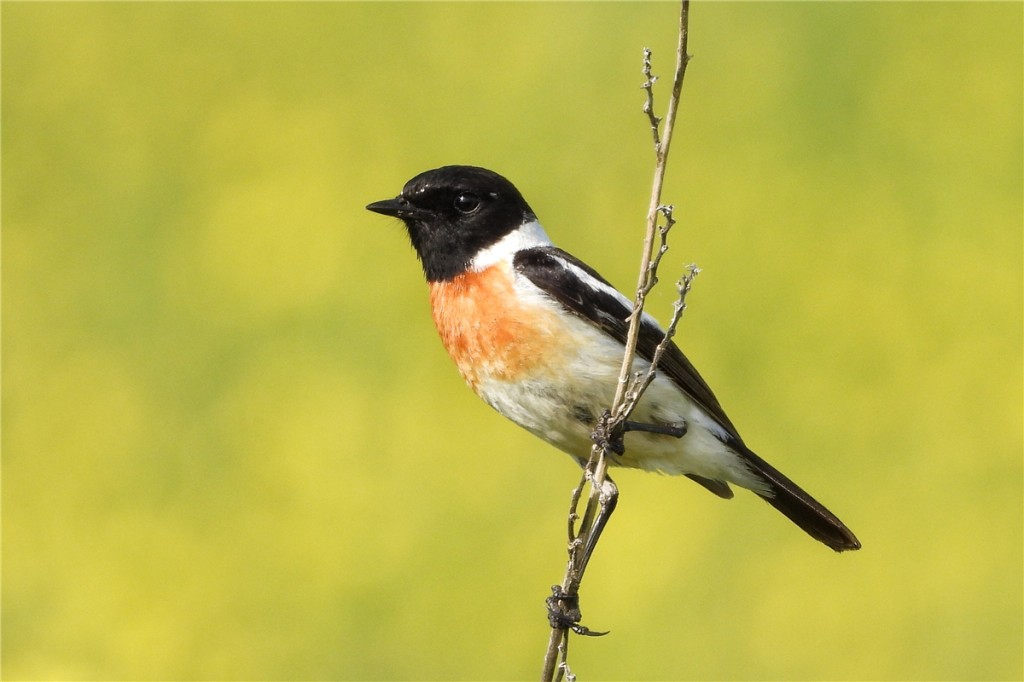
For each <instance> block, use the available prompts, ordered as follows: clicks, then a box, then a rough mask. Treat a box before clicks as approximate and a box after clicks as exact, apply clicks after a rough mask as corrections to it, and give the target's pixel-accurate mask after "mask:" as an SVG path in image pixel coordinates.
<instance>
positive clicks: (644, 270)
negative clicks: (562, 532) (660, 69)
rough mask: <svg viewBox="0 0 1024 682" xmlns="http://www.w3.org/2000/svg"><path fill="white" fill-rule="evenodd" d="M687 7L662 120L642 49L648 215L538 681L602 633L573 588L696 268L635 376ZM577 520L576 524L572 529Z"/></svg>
mask: <svg viewBox="0 0 1024 682" xmlns="http://www.w3.org/2000/svg"><path fill="white" fill-rule="evenodd" d="M689 12H690V3H689V0H681V5H680V12H679V34H678V35H679V39H678V43H677V47H676V67H675V74H674V77H673V82H672V94H671V97H670V99H669V103H668V110H667V113H666V115H665V119H664V121H662V119H660V118H658V117H657V116H656V115H655V114H654V83H655V82H656V81H657V77H656V76H655V75H654V74H653V71H652V65H651V50H650V49H647V48H645V49H644V51H643V74H644V83H643V86H642V87H643V89H644V90H645V92H646V100H645V103H644V106H643V112H644V113H645V114H646V115H647V117H648V121H649V122H650V125H651V133H652V137H653V141H654V151H655V169H654V180H653V183H652V189H651V201H650V205H649V209H648V212H647V228H646V233H645V237H644V245H643V252H642V256H641V261H640V275H639V281H638V283H637V288H636V296H635V298H634V302H633V310H632V313H631V314H630V316H629V318H628V320H629V331H628V334H627V337H626V344H625V346H626V348H625V353H624V354H623V362H622V367H621V370H620V373H619V379H618V383H617V385H616V390H615V398H614V400H613V401H612V405H611V406H610V409H609V410H608V411H606V412H605V414H604V415H602V417H601V419H600V420H599V422H598V425H597V427H596V428H595V429H594V434H593V440H594V443H595V444H594V446H593V447H592V448H591V453H590V459H589V461H588V462H587V464H586V467H585V470H584V474H583V477H582V478H581V480H580V484H579V486H577V488H576V489H574V490H573V495H572V502H571V506H570V512H569V546H568V551H569V561H568V564H567V566H566V571H565V576H564V578H563V580H562V583H561V585H556V586H554V587H553V589H552V595H551V597H549V598H548V611H549V619H550V621H551V633H550V637H549V639H548V648H547V651H546V654H545V657H544V668H543V670H542V675H541V679H542V680H543V681H544V682H550V681H552V680H554V679H555V675H556V672H557V675H558V679H561V678H562V675H563V673H564V674H566V675H567V676H568V677H569V679H570V680H574V679H575V678H574V676H572V673H571V672H570V671H569V666H568V660H567V659H568V642H569V633H570V632H576V633H577V634H583V635H598V634H605V633H596V632H593V631H590V630H588V629H587V628H584V627H583V626H581V625H579V619H580V618H581V617H582V616H581V613H580V610H579V600H578V593H579V587H580V584H581V582H582V580H583V572H584V570H585V569H586V566H587V563H588V562H589V560H590V556H591V554H592V553H593V550H594V547H595V546H596V544H597V540H598V539H599V537H600V534H601V531H602V530H603V528H604V525H605V524H606V523H607V521H608V517H609V516H610V515H611V513H612V511H613V510H614V508H615V503H616V500H617V497H618V491H617V488H616V487H615V484H614V483H612V481H611V479H610V478H608V476H607V467H608V457H609V456H610V454H611V452H612V451H614V448H615V443H616V442H621V440H620V439H621V434H622V433H623V427H624V425H625V423H626V421H627V419H628V418H629V415H630V413H631V412H632V411H633V409H634V408H635V407H636V404H637V401H638V400H639V399H640V396H641V395H642V394H643V391H644V390H645V389H646V387H647V386H648V385H650V383H651V382H652V381H653V380H654V376H655V371H656V369H657V366H658V361H659V359H660V358H661V355H662V353H663V352H664V350H665V348H667V347H668V344H669V342H670V339H671V336H672V334H674V333H675V329H676V326H677V325H678V323H679V319H680V318H681V316H682V312H683V310H684V309H685V297H686V294H687V293H688V292H689V289H690V284H691V283H692V281H693V278H694V277H695V276H696V274H697V272H699V270H697V268H696V267H695V266H691V267H690V269H689V274H688V275H686V276H685V277H684V278H683V279H682V280H680V283H679V285H677V287H678V289H679V300H678V301H677V303H676V307H675V309H674V311H673V316H672V321H671V323H670V324H669V326H668V328H667V329H666V333H665V337H664V339H662V341H661V343H660V344H659V345H658V348H657V350H656V352H655V354H654V357H653V362H652V364H651V365H650V368H649V369H648V371H647V372H646V375H644V373H640V376H635V375H634V373H633V360H634V356H635V355H636V348H637V342H638V339H639V332H640V324H641V320H642V316H643V309H644V303H645V301H646V298H647V295H648V293H650V291H651V289H652V288H653V287H654V285H655V284H656V283H657V281H658V278H657V269H658V266H659V264H660V263H661V258H662V256H664V254H665V251H666V250H667V249H668V243H667V237H668V232H669V230H671V229H672V226H673V225H674V224H675V220H674V218H673V216H672V210H673V209H672V207H671V206H664V205H662V203H661V193H662V187H663V185H664V180H665V170H666V166H667V162H668V152H669V146H670V144H671V141H672V133H673V130H674V128H675V121H676V114H677V111H678V108H679V98H680V94H681V92H682V86H683V77H684V75H685V73H686V65H687V64H688V63H689V60H690V55H689V54H688V53H687V44H688V37H689ZM662 122H664V132H663V133H662V132H660V130H661V128H660V126H661V124H662ZM659 215H661V216H663V217H664V218H665V221H666V222H665V224H664V225H662V226H661V227H659V226H658V216H659ZM656 235H660V246H659V248H658V251H657V254H654V253H653V252H654V242H655V239H656ZM586 485H589V487H590V493H589V495H588V497H587V506H586V508H585V510H584V512H583V516H582V517H579V516H578V515H577V509H578V505H579V502H580V500H581V499H582V495H583V488H584V486H586ZM577 521H579V526H578V530H577V525H576V523H577Z"/></svg>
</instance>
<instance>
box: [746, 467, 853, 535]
mask: <svg viewBox="0 0 1024 682" xmlns="http://www.w3.org/2000/svg"><path fill="white" fill-rule="evenodd" d="M742 454H743V458H744V460H745V461H746V463H747V466H749V467H750V469H751V470H752V471H754V472H755V473H756V474H757V475H758V476H760V477H761V478H763V479H764V480H765V481H767V482H768V484H769V486H771V491H772V493H773V494H771V495H761V494H760V493H758V495H759V496H760V497H761V498H762V499H763V500H765V501H766V502H767V503H768V504H770V505H771V506H773V507H775V508H776V509H778V510H779V511H780V512H782V513H783V514H785V515H786V518H788V519H789V520H790V521H792V522H793V523H795V524H796V525H798V526H800V527H801V528H803V530H804V532H805V533H807V534H808V535H810V536H811V537H812V538H814V539H815V540H819V541H821V542H823V543H825V544H826V545H828V546H829V547H831V548H832V549H834V550H835V551H837V552H843V551H846V550H851V549H860V541H859V540H858V539H857V537H856V536H855V535H854V534H853V532H852V531H851V530H850V529H849V528H847V527H846V526H845V525H843V522H842V521H840V520H839V519H837V518H836V516H835V514H833V513H832V512H830V511H829V510H828V509H825V507H824V506H823V505H822V504H821V503H820V502H818V501H817V500H816V499H814V498H813V497H811V496H810V495H808V494H807V493H806V492H804V490H803V489H802V488H801V487H800V486H798V485H797V484H796V483H793V481H791V480H789V479H788V478H786V477H785V476H783V475H782V473H781V472H779V470H778V469H776V468H775V467H773V466H772V465H771V464H769V463H768V462H766V461H764V460H763V459H761V458H760V457H758V456H757V455H755V454H754V453H753V452H751V451H750V450H746V451H745V452H743V453H742Z"/></svg>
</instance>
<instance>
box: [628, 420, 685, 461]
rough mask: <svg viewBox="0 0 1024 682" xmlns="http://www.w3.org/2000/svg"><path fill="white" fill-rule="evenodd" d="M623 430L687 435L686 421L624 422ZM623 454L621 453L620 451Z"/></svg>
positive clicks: (679, 435)
mask: <svg viewBox="0 0 1024 682" xmlns="http://www.w3.org/2000/svg"><path fill="white" fill-rule="evenodd" d="M622 430H623V432H626V431H639V432H643V433H660V434H662V435H663V436H672V437H674V438H682V437H683V436H685V435H686V422H683V423H682V424H679V425H676V424H645V423H644V422H630V421H627V422H623V423H622ZM619 454H621V453H619Z"/></svg>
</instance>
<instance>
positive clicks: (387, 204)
mask: <svg viewBox="0 0 1024 682" xmlns="http://www.w3.org/2000/svg"><path fill="white" fill-rule="evenodd" d="M366 210H368V211H373V212H374V213H380V214H382V215H389V216H394V217H395V218H401V219H402V220H405V219H407V218H420V219H422V218H428V217H430V215H431V214H430V212H429V211H425V210H423V209H422V208H417V207H416V206H413V205H412V204H410V203H409V202H408V201H406V200H405V199H404V198H402V197H400V196H398V197H395V198H394V199H384V200H383V201H375V202H373V203H372V204H369V205H367V207H366Z"/></svg>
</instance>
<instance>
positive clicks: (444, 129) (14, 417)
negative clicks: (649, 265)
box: [0, 3, 1024, 680]
mask: <svg viewBox="0 0 1024 682" xmlns="http://www.w3.org/2000/svg"><path fill="white" fill-rule="evenodd" d="M0 12H2V69H3V73H2V76H3V77H2V88H3V91H2V95H3V100H2V106H3V108H2V134H3V138H2V144H3V146H2V154H3V207H2V211H3V213H2V218H3V475H4V476H3V509H2V511H3V641H2V644H3V649H2V650H3V675H4V677H5V678H6V679H66V680H103V679H139V680H145V679H161V680H164V679H181V680H186V679H257V680H262V679H339V680H354V679H381V680H383V679H399V678H405V679H437V680H440V679H532V678H535V677H536V676H537V675H538V674H539V671H540V664H541V660H542V656H543V649H544V646H545V644H546V641H547V624H546V619H545V613H544V607H543V603H544V597H545V596H546V595H547V594H548V589H549V586H550V585H551V584H553V583H555V582H557V581H559V580H560V577H561V574H562V569H563V565H564V559H565V553H564V529H565V513H566V508H567V504H568V498H569V491H570V489H571V488H572V487H573V486H574V485H575V483H576V481H577V478H578V471H577V469H576V468H575V465H574V464H573V463H572V462H571V461H570V460H569V458H568V457H566V456H564V455H562V454H560V453H557V452H556V451H554V450H553V449H552V448H551V447H549V446H547V445H545V444H543V443H541V442H539V441H536V440H534V439H533V438H532V437H531V436H529V435H528V434H526V433H525V432H520V431H519V430H517V429H516V427H514V426H513V425H511V424H509V423H506V422H505V421H503V420H502V419H501V418H500V417H499V416H498V415H496V414H495V413H493V412H491V411H490V410H489V409H487V408H486V407H484V406H483V405H482V404H481V403H479V402H478V400H477V399H476V398H475V397H474V396H473V395H472V394H471V392H470V391H469V390H468V389H466V388H465V387H464V386H463V385H462V383H461V381H460V379H459V378H458V375H457V373H456V371H455V370H454V368H453V367H452V366H451V363H450V362H449V360H448V359H447V357H446V356H445V354H444V352H443V350H442V349H441V346H440V344H439V342H438V341H437V339H436V336H435V332H434V330H433V327H432V324H431V322H430V319H429V315H428V310H427V301H426V288H425V286H424V284H423V281H422V275H421V273H420V270H419V266H418V264H417V263H416V260H415V257H414V255H413V253H412V250H411V248H410V247H409V245H408V242H407V238H406V236H405V234H404V232H403V230H402V228H401V226H400V225H399V224H398V223H397V221H393V220H388V219H384V218H381V217H380V216H377V215H373V214H371V213H368V212H366V211H365V210H364V209H363V207H364V206H365V205H366V204H367V203H368V202H370V201H373V200H377V199H383V198H387V197H390V196H393V195H395V194H396V193H397V192H398V191H399V190H400V189H401V186H402V184H403V183H404V182H405V181H406V180H407V179H408V178H409V177H411V176H412V175H414V174H416V173H418V172H419V171H422V170H425V169H427V168H432V167H435V166H438V165H443V164H448V163H471V164H478V165H484V166H487V167H490V168H493V169H495V170H497V171H499V172H501V173H503V174H505V175H507V176H508V177H509V178H510V179H511V180H512V181H513V182H515V183H516V184H517V185H518V186H519V188H520V189H521V190H522V191H523V193H524V194H525V195H526V197H527V198H528V199H529V201H530V202H531V204H532V205H533V207H534V208H535V209H536V210H537V211H538V213H539V214H540V217H541V219H542V220H543V221H544V223H545V225H546V226H547V228H548V230H549V232H550V233H551V234H552V235H553V236H554V238H555V239H556V241H558V242H559V244H560V245H562V246H563V247H565V248H567V249H569V250H570V251H572V252H574V253H576V254H577V255H580V256H582V257H583V258H585V259H586V260H588V261H589V262H590V263H591V264H593V265H594V266H595V267H597V268H598V269H599V270H601V271H602V273H603V274H605V276H606V277H608V278H609V279H611V280H612V281H613V282H615V283H617V284H618V285H619V286H620V287H622V288H628V287H630V286H631V285H632V283H633V282H634V281H635V277H636V275H635V271H636V266H637V263H638V261H639V250H640V240H641V233H642V229H643V219H644V211H645V209H646V204H647V200H648V199H647V197H648V193H649V184H650V177H651V174H652V162H651V161H652V154H651V149H650V134H649V131H648V129H647V126H646V122H645V119H644V117H643V116H642V114H641V113H640V107H641V104H642V94H643V93H642V91H641V90H640V87H639V86H640V83H641V81H642V77H641V73H640V55H641V48H642V47H644V46H651V47H652V48H653V49H654V51H655V52H654V55H655V56H654V59H655V72H656V73H660V74H661V75H662V76H663V81H664V82H663V84H662V85H663V87H667V81H668V80H669V78H670V75H671V69H672V59H673V46H674V41H675V17H676V6H675V4H673V3H649V4H623V3H559V4H546V3H545V4H506V3H501V4H497V3H495V4H492V3H465V4H441V3H413V4H405V3H402V4H399V3H394V4H359V3H337V4H335V3H309V4H287V3H281V4H279V3H254V4H249V3H240V4H235V3H210V4H206V3H182V4H176V3H140V4H132V3H40V4H35V3H3V5H2V8H0ZM1022 26H1024V6H1022V5H1021V4H1020V3H920V4H915V3H893V4H890V3H796V4H780V3H764V4H748V3H714V4H696V5H694V7H693V10H692V19H691V31H692V36H691V43H690V45H691V52H693V53H694V55H695V57H694V60H693V62H692V63H691V65H690V69H689V73H688V75H687V81H686V84H685V87H684V94H683V109H682V113H681V116H680V120H679V128H678V131H677V136H676V138H675V144H674V146H673V157H672V160H671V163H670V167H669V177H668V183H667V187H666V191H665V199H666V200H667V201H669V202H671V203H674V204H676V206H677V213H676V215H677V217H678V218H679V219H680V225H679V226H678V227H677V231H676V233H674V238H673V241H672V245H673V249H672V251H670V253H669V255H668V257H667V258H666V261H665V263H666V266H665V267H666V270H665V271H664V272H663V280H665V281H666V285H665V286H663V287H662V288H661V290H660V291H659V292H658V294H657V295H656V296H654V297H653V300H652V302H651V307H650V311H651V312H652V313H653V314H655V315H656V316H658V317H661V318H663V319H664V318H665V317H667V315H668V312H669V310H670V301H671V299H672V298H673V295H674V293H673V291H672V287H671V285H670V284H668V282H671V280H672V279H674V273H675V272H679V271H681V268H682V265H683V264H685V263H688V262H691V261H696V262H697V263H698V264H699V265H700V266H701V267H702V268H703V269H704V273H703V274H702V275H701V277H700V278H698V280H697V281H696V283H695V288H694V290H693V293H692V294H691V296H690V299H689V303H690V308H689V310H688V312H687V314H686V317H685V318H684V321H683V324H682V329H681V343H682V345H683V346H684V348H686V349H687V352H688V354H689V356H690V358H691V359H692V360H693V361H694V362H695V364H696V365H697V366H698V367H699V368H700V369H701V372H702V373H703V374H704V375H705V377H706V378H707V380H708V381H709V383H710V384H711V385H712V386H713V387H714V389H715V391H716V393H717V394H718V396H719V398H720V399H721V400H722V402H723V404H724V405H725V406H726V408H727V410H728V412H729V414H730V416H731V417H732V419H733V420H734V421H735V422H736V424H737V425H738V426H739V429H740V431H741V433H743V435H744V437H745V439H746V440H747V442H748V443H750V444H751V445H752V447H754V449H755V450H757V451H758V452H760V453H761V454H762V455H763V456H765V457H766V458H767V459H768V460H769V461H771V462H773V463H774V464H775V465H776V466H778V467H779V468H780V469H782V470H783V471H784V472H786V473H787V474H788V475H790V476H792V477H793V478H794V479H795V480H796V481H798V482H799V483H801V484H802V485H804V486H805V487H806V488H807V489H808V490H809V491H811V492H812V493H813V494H814V495H816V496H818V497H819V498H820V499H822V500H823V501H824V502H825V503H826V504H828V505H829V506H830V507H831V508H833V509H834V510H835V511H836V513H837V514H838V515H839V516H840V517H841V518H843V519H844V520H845V521H846V522H847V523H848V524H849V525H850V526H851V528H853V529H854V530H855V531H856V533H857V534H858V536H859V537H860V538H861V540H862V541H863V543H864V549H863V550H862V551H860V552H858V553H855V554H847V555H842V556H838V555H835V554H833V553H832V552H830V551H828V550H827V549H825V548H823V547H822V546H820V545H818V544H817V543H815V542H813V541H811V540H809V539H808V538H807V537H806V536H804V535H803V533H801V532H800V531H799V530H798V529H796V528H795V527H793V526H791V525H790V524H789V523H788V522H787V521H786V520H785V519H784V518H783V517H781V516H780V515H778V514H777V513H775V512H774V511H773V510H771V509H770V508H769V507H767V506H766V505H765V504H763V503H762V502H760V501H759V500H757V499H756V498H755V497H753V496H752V495H750V494H746V493H740V494H738V495H737V498H736V499H735V500H733V501H731V502H729V503H725V502H723V501H721V500H719V499H717V498H715V497H713V496H711V495H709V494H707V493H706V492H705V491H703V490H702V489H700V488H699V487H698V486H696V485H693V484H692V483H690V482H689V481H686V480H683V479H669V478H663V477H658V476H653V475H645V474H641V473H636V472H620V474H619V475H618V476H617V480H618V483H619V485H620V488H621V490H622V497H621V499H620V505H619V511H618V512H617V513H616V516H615V518H614V519H613V520H612V523H611V526H610V529H609V531H608V533H607V535H606V537H605V538H604V540H603V541H602V543H601V546H600V547H599V550H598V554H597V556H596V558H595V560H594V562H593V563H592V567H591V569H590V573H589V575H588V578H587V581H586V583H585V585H584V589H583V603H582V606H583V613H584V623H585V624H586V625H588V626H590V627H592V628H595V629H599V630H604V629H610V630H611V631H612V634H611V635H610V636H609V637H606V638H603V639H599V640H579V639H576V640H574V642H573V645H572V658H571V662H572V664H573V666H574V670H575V672H576V673H578V674H580V675H581V678H583V679H800V680H811V679H844V680H845V679H851V680H852V679H877V680H902V679H951V680H952V679H979V680H980V679H1020V678H1021V676H1022V674H1024V673H1022V651H1021V648H1022V645H1021V642H1022V447H1024V446H1022V383H1021V377H1022V334H1021V331H1022V199H1021V193H1022V183H1024V179H1022V161H1021V159H1022V96H1024V93H1022V66H1021V61H1022V60H1021V54H1022ZM658 96H659V98H660V103H661V104H662V105H663V104H664V102H665V98H666V94H665V90H664V89H662V90H661V91H660V92H659V93H658Z"/></svg>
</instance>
